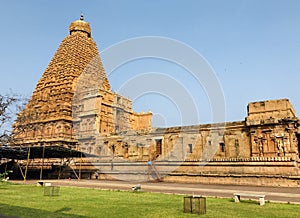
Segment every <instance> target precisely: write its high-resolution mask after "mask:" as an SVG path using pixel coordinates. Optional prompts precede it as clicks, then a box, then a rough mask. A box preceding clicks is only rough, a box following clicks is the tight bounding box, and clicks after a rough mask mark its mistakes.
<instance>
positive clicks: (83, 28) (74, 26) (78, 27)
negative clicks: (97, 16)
mask: <svg viewBox="0 0 300 218" xmlns="http://www.w3.org/2000/svg"><path fill="white" fill-rule="evenodd" d="M69 30H70V35H72V33H73V32H78V31H79V32H85V33H87V35H88V37H91V27H90V24H89V23H88V22H86V21H84V18H83V14H81V15H80V19H79V20H75V21H74V22H72V23H71V24H70V26H69Z"/></svg>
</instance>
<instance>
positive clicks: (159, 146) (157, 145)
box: [155, 139, 162, 158]
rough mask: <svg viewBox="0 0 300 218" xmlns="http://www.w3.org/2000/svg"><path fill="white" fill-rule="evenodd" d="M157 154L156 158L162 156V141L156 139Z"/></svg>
mask: <svg viewBox="0 0 300 218" xmlns="http://www.w3.org/2000/svg"><path fill="white" fill-rule="evenodd" d="M155 141H156V152H155V158H157V157H158V156H159V155H161V154H162V139H156V140H155Z"/></svg>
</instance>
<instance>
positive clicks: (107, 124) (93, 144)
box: [14, 17, 300, 185]
mask: <svg viewBox="0 0 300 218" xmlns="http://www.w3.org/2000/svg"><path fill="white" fill-rule="evenodd" d="M69 30H70V35H69V36H67V37H66V38H65V39H64V40H63V41H62V43H61V45H60V46H59V48H58V50H57V51H56V53H55V55H54V57H53V59H52V60H51V62H50V64H49V65H48V67H47V69H46V70H45V72H44V74H43V76H42V78H41V79H40V80H39V82H38V84H37V86H36V88H35V90H34V92H33V94H32V97H31V99H30V101H29V103H28V104H27V106H26V108H25V110H24V111H22V112H21V113H20V114H19V116H18V120H17V122H16V123H15V125H14V128H15V133H16V137H15V144H16V145H30V146H39V145H54V144H55V145H61V146H68V147H76V148H80V149H81V150H82V151H84V152H88V153H93V154H97V155H99V158H98V159H97V160H91V161H92V162H93V161H96V162H94V165H96V166H101V167H102V169H103V172H102V173H101V178H113V175H116V174H118V173H119V174H120V175H121V174H122V175H124V178H128V176H129V174H135V173H136V174H139V175H141V174H143V173H145V167H146V168H147V164H146V163H147V161H149V160H155V161H156V164H157V168H158V170H159V171H160V172H161V173H162V174H164V175H169V177H166V178H165V180H166V181H182V182H209V183H218V182H222V183H238V184H249V183H251V181H255V182H256V184H268V185H270V184H271V183H272V182H273V181H280V182H282V181H283V180H284V182H283V183H289V182H290V181H291V179H290V178H298V177H299V176H300V170H299V161H300V160H299V151H300V146H299V139H300V127H299V126H300V125H299V124H300V122H299V119H298V118H297V116H296V113H295V110H294V109H293V106H292V105H291V103H290V102H289V100H288V99H279V100H268V101H260V102H253V103H249V105H248V107H247V108H248V115H247V117H246V118H245V120H244V121H238V122H227V123H221V124H203V125H194V126H187V127H170V128H152V127H151V118H152V113H151V112H148V113H136V112H134V111H133V110H132V102H131V100H130V99H128V98H125V97H123V96H121V95H119V94H117V93H114V92H112V91H111V89H110V85H109V81H108V79H107V77H106V74H105V70H104V68H103V65H102V62H101V58H100V56H99V53H98V49H97V46H96V44H95V42H94V41H93V39H92V38H91V28H90V26H89V24H88V23H87V22H85V21H84V20H83V17H81V19H80V20H78V21H74V22H73V23H71V25H70V28H69ZM80 161H81V160H80ZM112 162H114V163H115V168H114V171H113V169H111V168H112V165H111V163H112ZM133 162H137V163H139V164H137V165H133V164H128V163H133ZM85 166H86V168H87V169H88V168H89V167H91V166H89V165H85ZM104 171H105V172H104ZM104 174H105V175H104ZM281 176H282V177H281ZM279 177H280V178H279ZM122 178H123V177H122ZM255 178H256V179H255ZM257 178H258V179H257ZM285 178H286V180H285ZM298 180H299V179H295V180H293V181H292V182H291V183H292V184H297V181H298Z"/></svg>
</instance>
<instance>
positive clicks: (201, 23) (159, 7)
mask: <svg viewBox="0 0 300 218" xmlns="http://www.w3.org/2000/svg"><path fill="white" fill-rule="evenodd" d="M0 2H1V9H2V10H1V19H0V24H1V33H2V34H0V46H1V50H0V58H1V62H0V63H1V64H0V74H1V80H0V92H1V93H7V92H10V90H12V91H13V92H16V93H23V94H24V95H26V96H30V95H31V93H32V91H33V90H34V88H35V85H36V83H37V81H38V80H39V78H40V77H41V75H42V73H43V72H44V70H45V69H46V67H47V65H48V63H49V62H50V60H51V58H52V56H53V55H54V53H55V51H56V49H57V48H58V46H59V44H60V42H61V41H62V40H63V38H65V37H66V36H67V35H68V26H69V24H70V23H71V22H72V21H74V20H76V19H78V18H79V16H80V13H81V12H83V13H84V16H85V20H86V21H88V22H89V23H90V25H91V28H92V37H93V39H94V40H95V42H96V43H97V46H98V48H99V50H100V52H101V51H103V50H105V49H106V48H108V47H109V46H112V45H114V44H116V43H118V42H120V41H123V40H126V39H130V38H134V37H143V36H161V37H168V38H171V39H175V40H178V41H180V42H183V43H185V44H187V45H188V46H190V47H192V48H193V49H195V50H196V51H197V52H199V53H200V54H201V55H202V56H203V57H204V58H205V59H206V60H207V61H208V63H209V64H210V65H211V67H212V68H213V70H214V72H215V74H216V76H217V78H218V80H219V82H220V84H221V86H222V89H223V93H224V96H225V102H226V120H227V121H234V120H243V119H244V118H245V116H246V106H247V104H248V103H249V102H253V101H260V100H267V99H279V98H289V99H290V101H291V102H292V104H293V105H294V108H295V109H296V111H298V114H299V113H300V101H299V97H298V93H299V91H300V87H299V85H298V83H299V81H300V75H299V72H300V13H299V11H300V1H297V0H294V1H292V0H282V1H280V0H277V1H276V0H261V1H259V0H252V1H250V0H249V1H243V0H236V1H234V0H227V1H222V0H219V1H217V0H215V1H214V0H213V1H208V0H207V1H202V0H188V1H183V0H181V1H176V0H173V1H171V0H165V1H159V0H153V1H146V0H145V1H142V0H139V1H138V0H137V1H134V0H127V1H82V0H81V1H77V0H72V1H71V0H68V1H58V0H53V1H40V0H29V1H21V0H19V1H15V0H11V1H3V0H1V1H0ZM105 61H107V60H103V62H104V67H105ZM149 72H156V73H163V74H166V75H170V76H172V77H173V78H175V79H176V80H177V81H178V82H180V83H182V84H183V86H184V87H185V88H186V89H187V90H188V92H189V93H191V95H193V98H194V99H195V101H196V107H197V108H198V113H199V119H198V120H188V121H187V122H182V117H181V116H182V115H180V111H178V108H176V102H172V99H171V100H170V99H168V98H166V97H164V96H162V95H150V94H147V95H144V96H142V97H140V98H139V99H133V101H134V105H133V107H134V109H135V110H137V111H141V110H145V111H148V110H151V111H152V112H153V113H154V115H155V117H154V124H155V125H158V126H159V125H161V126H173V125H189V124H197V123H207V122H210V121H211V117H210V107H209V102H210V99H209V97H208V96H205V91H204V90H202V89H201V88H200V89H199V87H198V88H195V87H194V85H195V84H194V81H193V80H192V78H191V77H190V76H188V73H187V72H186V71H185V70H184V69H182V68H181V67H180V66H176V65H175V64H172V63H168V62H166V61H162V60H153V59H147V60H142V61H141V60H139V61H133V62H130V63H128V64H125V65H124V66H121V67H120V68H118V69H117V70H116V71H115V72H114V73H112V74H111V75H110V76H109V80H110V83H111V86H112V89H113V90H115V91H118V90H119V89H120V87H121V86H122V84H123V83H125V82H126V81H128V80H130V79H131V78H133V77H136V76H138V75H140V74H143V73H144V74H145V73H149ZM174 92H176V90H174ZM121 94H123V93H121ZM129 97H131V96H129ZM167 97H168V96H167ZM174 105H175V106H174ZM179 110H180V109H179Z"/></svg>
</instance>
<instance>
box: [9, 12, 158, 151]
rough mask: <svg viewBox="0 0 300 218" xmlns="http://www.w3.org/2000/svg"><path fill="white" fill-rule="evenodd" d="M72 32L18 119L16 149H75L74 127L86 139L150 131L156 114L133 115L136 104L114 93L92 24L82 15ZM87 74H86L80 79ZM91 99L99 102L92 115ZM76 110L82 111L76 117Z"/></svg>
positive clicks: (15, 135)
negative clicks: (24, 147) (49, 147)
mask: <svg viewBox="0 0 300 218" xmlns="http://www.w3.org/2000/svg"><path fill="white" fill-rule="evenodd" d="M69 32H70V34H69V35H68V36H67V37H66V38H65V39H64V40H63V41H62V42H61V44H60V46H59V48H58V49H57V51H56V53H55V55H54V57H53V58H52V60H51V62H50V63H49V65H48V67H47V68H46V70H45V72H44V73H43V75H42V77H41V79H40V80H39V81H38V84H37V85H36V88H35V90H34V92H33V94H32V96H31V98H30V100H29V102H28V104H27V105H26V108H25V109H24V110H23V111H22V112H21V113H20V114H19V115H18V118H17V121H16V123H15V124H14V137H15V140H14V141H15V145H16V146H47V145H59V146H65V147H70V148H75V146H76V145H77V144H78V135H77V134H76V131H74V126H77V127H75V129H76V128H79V129H81V130H82V129H83V130H84V131H85V134H86V136H85V138H89V137H93V136H89V135H88V134H89V130H90V133H91V131H94V130H95V129H96V131H97V133H99V134H100V135H101V134H102V135H103V134H104V135H109V134H114V133H116V132H118V131H125V130H128V129H133V130H142V131H148V130H150V128H151V117H152V114H151V113H135V112H133V111H132V102H131V100H129V99H127V98H124V97H123V96H120V95H118V94H116V93H114V92H112V91H111V89H110V85H109V82H108V79H107V76H106V74H105V71H104V68H103V65H102V62H101V59H100V56H99V52H98V48H97V46H96V43H95V42H94V40H93V39H92V34H91V28H90V25H89V23H88V22H86V21H84V18H83V15H81V17H80V19H79V20H76V21H74V22H72V23H71V24H70V26H69ZM83 73H85V74H86V75H87V76H85V77H83V78H81V77H82V76H83ZM94 74H95V77H93V76H94ZM91 81H96V82H95V83H91ZM78 84H79V85H80V86H81V90H79V91H78V87H77V85H78ZM87 92H89V93H87ZM75 93H77V100H76V102H77V103H76V105H75V106H74V104H73V102H74V95H75ZM91 96H92V98H93V99H94V101H93V102H94V104H93V105H92V106H91V105H89V107H92V108H90V109H91V110H89V112H88V113H87V110H86V108H85V109H83V108H84V107H86V105H87V104H86V103H87V101H86V99H91ZM81 97H82V98H83V101H81V99H80V98H81ZM78 102H79V103H78ZM82 102H83V103H82ZM73 111H76V113H77V115H76V117H75V118H74V112H73ZM80 111H82V112H83V113H79V112H80ZM91 111H92V112H91ZM78 113H79V115H78ZM94 133H95V132H93V133H91V134H94ZM92 146H93V145H92V144H89V143H86V147H85V148H84V149H83V150H86V152H92V151H94V149H95V148H93V147H92Z"/></svg>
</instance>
